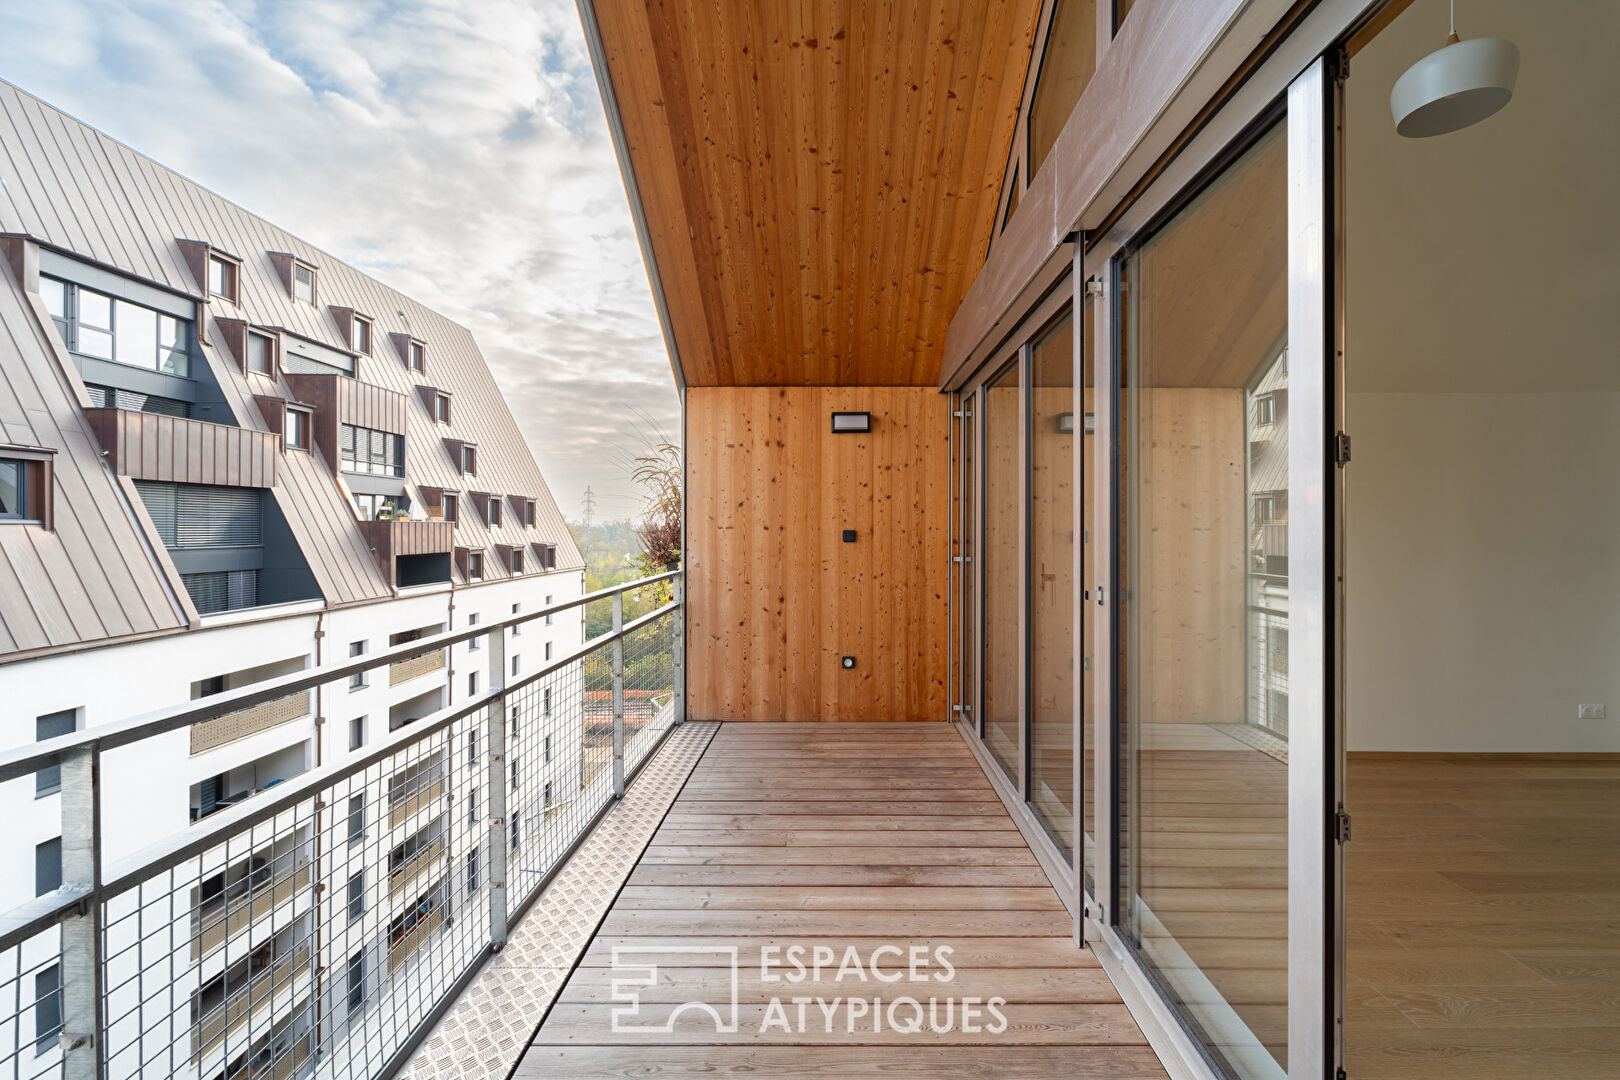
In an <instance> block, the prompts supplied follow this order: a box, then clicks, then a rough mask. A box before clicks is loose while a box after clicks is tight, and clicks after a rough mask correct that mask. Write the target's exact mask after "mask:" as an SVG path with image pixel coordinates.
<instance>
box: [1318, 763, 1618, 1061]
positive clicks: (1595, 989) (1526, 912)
mask: <svg viewBox="0 0 1620 1080" xmlns="http://www.w3.org/2000/svg"><path fill="white" fill-rule="evenodd" d="M1348 793H1349V797H1350V801H1349V806H1350V811H1351V813H1352V814H1353V815H1354V820H1355V835H1354V839H1353V840H1352V842H1351V843H1350V844H1349V845H1348V847H1347V848H1346V859H1347V863H1348V876H1347V888H1348V898H1347V899H1348V903H1347V914H1348V920H1349V944H1350V951H1349V968H1348V973H1349V997H1348V1001H1347V1003H1346V1015H1345V1035H1346V1068H1347V1070H1348V1072H1349V1074H1350V1076H1351V1077H1352V1078H1354V1080H1374V1078H1406V1077H1414V1078H1416V1077H1422V1078H1424V1080H1437V1078H1445V1077H1468V1078H1469V1080H1518V1078H1526V1080H1528V1078H1532V1077H1534V1078H1537V1080H1540V1078H1545V1077H1569V1078H1578V1077H1611V1078H1612V1077H1620V798H1616V795H1617V794H1620V761H1617V760H1613V759H1607V760H1605V759H1597V758H1594V759H1585V760H1571V759H1557V758H1552V757H1547V758H1534V757H1508V756H1502V757H1498V758H1485V757H1473V756H1466V755H1441V754H1411V755H1401V756H1398V757H1395V756H1368V757H1360V756H1357V755H1352V756H1351V759H1350V773H1349V792H1348Z"/></svg>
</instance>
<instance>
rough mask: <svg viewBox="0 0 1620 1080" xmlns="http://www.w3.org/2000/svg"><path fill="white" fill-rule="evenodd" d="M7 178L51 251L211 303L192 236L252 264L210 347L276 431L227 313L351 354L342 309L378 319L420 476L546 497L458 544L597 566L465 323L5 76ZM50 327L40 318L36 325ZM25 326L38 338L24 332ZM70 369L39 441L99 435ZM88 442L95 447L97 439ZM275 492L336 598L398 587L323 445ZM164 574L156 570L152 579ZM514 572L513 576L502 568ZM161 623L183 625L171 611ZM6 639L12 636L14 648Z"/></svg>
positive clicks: (427, 481)
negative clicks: (460, 460) (310, 296)
mask: <svg viewBox="0 0 1620 1080" xmlns="http://www.w3.org/2000/svg"><path fill="white" fill-rule="evenodd" d="M0 180H3V181H4V183H3V184H0V232H4V233H13V234H24V235H26V236H28V237H30V238H32V239H33V240H35V241H37V242H39V243H40V244H42V245H45V246H48V247H53V248H56V249H59V250H61V251H63V252H66V253H69V254H72V255H75V256H77V257H78V258H81V259H85V260H89V261H92V262H96V263H100V264H103V265H105V266H107V267H110V268H114V269H117V270H119V271H122V272H124V273H126V274H129V275H131V276H133V277H135V278H138V279H140V280H143V281H146V282H148V283H151V284H154V285H158V286H160V287H163V288H167V289H171V290H174V291H176V292H180V293H184V294H187V295H189V296H192V297H194V298H196V299H198V300H199V301H201V300H203V299H204V297H205V295H206V291H205V284H204V283H203V282H199V281H197V280H195V279H194V277H193V274H192V271H191V269H190V267H189V265H188V263H187V260H186V258H185V256H184V254H183V252H182V251H181V248H180V246H179V241H180V240H194V241H201V242H204V243H207V244H209V245H210V246H212V247H214V248H217V249H220V250H222V251H224V252H227V253H229V254H231V255H234V256H237V257H239V258H240V259H241V260H242V266H241V273H240V284H239V299H240V301H241V303H240V305H239V306H236V305H230V304H226V303H224V302H222V301H219V300H217V299H216V300H214V301H212V302H210V303H207V304H206V305H205V311H204V315H203V324H204V325H203V326H202V327H201V328H200V329H201V330H202V331H203V337H204V338H205V339H206V344H204V345H203V346H202V350H201V351H202V354H203V356H204V357H205V358H206V360H207V362H208V364H209V366H210V368H211V369H212V372H213V375H214V377H215V379H216V380H217V381H218V383H219V385H220V387H221V389H222V391H223V392H224V394H225V397H226V399H227V402H228V404H229V406H230V408H231V409H232V411H233V412H234V414H235V416H236V419H237V421H238V423H240V424H241V425H242V426H244V427H254V428H259V429H265V428H266V424H265V421H264V418H263V417H262V416H261V415H260V413H259V410H258V407H257V405H256V404H255V403H254V401H253V395H254V392H255V389H256V390H257V392H258V393H261V394H262V393H265V392H266V384H265V383H264V382H263V381H262V380H258V381H257V382H256V383H255V382H250V379H249V377H248V376H247V375H245V374H243V373H242V371H241V370H240V369H239V368H238V367H237V365H236V363H235V361H234V359H233V358H232V357H231V355H230V354H229V352H228V350H227V349H226V348H225V346H224V345H223V344H222V340H223V339H222V335H221V334H220V332H219V329H218V327H217V326H216V325H215V324H214V319H215V318H237V319H245V320H247V321H248V322H250V323H252V324H254V325H259V326H265V327H272V328H280V329H283V330H285V331H286V332H287V333H290V334H293V335H296V336H298V337H302V338H305V339H308V340H311V341H314V342H318V343H320V344H322V345H325V346H327V347H329V348H333V349H339V350H344V351H349V350H348V342H347V341H346V340H345V339H344V336H343V334H342V332H341V330H340V328H339V325H338V323H337V321H336V318H335V317H334V315H333V313H332V310H331V309H332V308H333V307H347V308H352V309H354V310H355V311H357V312H359V313H360V314H362V315H365V316H367V317H369V318H371V319H372V320H373V332H372V355H371V356H363V357H361V358H360V359H359V361H358V364H357V368H356V376H357V377H358V378H360V379H361V380H363V381H365V382H370V383H374V384H376V385H379V386H382V387H385V388H387V389H389V390H394V391H396V392H399V393H401V394H405V395H407V397H408V398H409V401H408V406H407V407H408V409H409V419H408V422H407V433H406V479H407V481H408V482H409V483H411V484H414V485H422V486H431V487H442V488H448V489H451V490H460V489H463V488H466V487H477V488H479V489H481V490H490V491H498V492H502V493H507V494H513V495H524V496H527V497H529V498H533V499H534V500H535V502H536V523H535V527H534V528H526V527H524V526H523V525H522V524H521V523H520V522H517V521H516V520H515V519H511V518H508V519H506V521H505V522H504V523H503V526H502V527H501V528H499V529H490V528H488V527H486V526H485V525H484V523H483V521H482V520H480V519H479V518H478V517H477V515H472V514H463V515H462V520H461V522H460V523H459V524H458V525H457V527H456V543H457V544H459V545H463V546H469V547H486V546H489V545H491V544H494V543H509V544H524V543H530V542H534V541H541V542H545V543H551V544H555V545H557V549H558V567H557V568H558V569H559V570H562V569H578V568H580V567H583V565H584V560H583V559H582V558H581V556H580V554H579V550H578V548H577V547H576V546H575V544H574V541H573V538H572V537H571V535H570V534H569V532H568V528H567V526H566V524H565V523H564V521H563V517H562V514H561V513H560V511H559V510H558V508H557V505H556V502H555V501H554V500H553V498H552V497H551V493H550V491H549V489H548V488H547V487H546V483H545V480H544V479H543V478H542V477H541V475H540V470H539V467H538V465H536V464H535V461H534V457H533V455H532V454H531V453H530V451H529V448H528V446H527V445H526V444H525V442H524V440H523V436H522V434H521V433H520V432H519V430H518V427H517V424H516V422H515V421H514V420H513V418H512V415H511V413H510V411H509V410H508V409H507V407H506V403H505V400H504V398H503V397H502V395H501V392H500V388H499V387H498V386H497V385H496V383H495V380H494V378H493V376H492V375H491V373H490V371H489V368H488V366H487V365H486V364H485V362H484V359H483V357H482V355H481V354H480V353H479V350H478V346H477V344H476V343H475V342H474V341H473V338H472V335H471V334H470V333H469V332H468V331H467V330H466V329H465V328H464V327H462V326H459V325H457V324H456V323H454V322H452V321H450V320H449V319H446V318H444V317H443V316H441V315H439V314H437V313H435V312H433V311H432V310H430V309H428V308H426V307H424V306H422V305H421V304H419V303H417V302H416V301H414V300H412V299H411V298H410V297H408V296H406V295H404V294H403V293H400V292H398V291H396V290H394V289H391V288H389V287H387V286H386V285H384V284H382V283H381V282H379V281H377V280H376V279H375V278H372V277H369V276H367V275H366V274H363V273H361V272H360V271H358V270H356V269H355V268H353V267H351V266H349V265H347V264H345V263H343V262H342V261H340V260H338V259H336V258H334V257H333V256H331V255H329V254H327V253H326V252H324V251H322V250H320V249H319V248H316V247H314V246H313V245H311V244H308V243H305V242H304V241H302V240H300V239H298V238H297V237H295V236H293V235H292V234H291V233H288V232H286V231H285V230H283V229H279V228H277V227H276V226H274V225H271V224H270V223H269V222H267V221H265V220H264V219H262V218H260V217H258V216H256V215H254V214H251V213H249V212H248V211H246V210H244V209H242V208H241V207H239V206H237V205H235V204H234V203H231V202H230V201H228V200H226V199H224V198H222V197H220V196H219V195H216V194H214V193H213V192H211V191H209V190H207V189H206V188H203V187H201V186H199V185H197V184H195V183H193V182H191V181H190V180H187V179H186V178H185V177H183V176H180V175H179V174H178V173H176V172H174V171H173V170H170V169H167V168H165V167H163V166H162V165H159V164H157V163H156V162H154V161H152V160H151V159H150V158H148V157H145V156H144V155H142V154H139V153H137V152H135V151H134V150H132V149H130V148H129V147H127V146H125V145H123V144H122V143H119V142H117V141H116V140H114V139H111V138H108V137H107V136H105V135H103V134H101V133H100V132H98V131H96V130H94V129H93V128H90V127H88V126H86V125H85V124H82V123H80V122H78V121H77V120H74V119H73V118H71V117H69V116H67V115H66V114H64V113H62V112H60V111H58V110H56V109H53V108H51V107H50V106H48V105H46V104H44V103H42V102H40V101H39V100H38V99H36V98H34V97H32V96H30V95H28V94H26V93H24V92H23V91H21V90H19V89H18V88H16V87H14V86H12V85H10V84H7V83H4V82H0ZM271 252H285V253H289V254H291V255H292V256H294V257H295V258H297V259H299V260H301V261H304V262H307V263H309V264H310V265H312V266H314V267H316V268H317V270H318V283H317V296H316V299H317V301H318V303H317V304H315V305H311V304H308V303H306V302H303V301H299V300H294V299H293V298H292V297H291V296H290V295H289V294H288V291H287V288H286V286H285V285H284V284H283V279H282V277H281V275H280V273H279V272H278V271H277V269H276V267H275V265H274V264H273V263H272V260H271V257H270V253H271ZM9 284H10V288H9V289H8V290H7V291H8V294H9V295H8V296H7V298H6V305H7V306H6V309H5V310H6V312H7V313H8V315H10V314H13V313H16V314H20V313H21V312H23V311H24V310H26V305H25V304H21V301H22V297H21V296H20V295H19V294H18V293H17V289H18V284H17V282H15V281H14V280H12V281H10V283H9ZM36 321H37V320H36ZM37 332H38V328H37V327H36V328H35V330H34V331H32V333H34V334H36V335H37ZM12 333H13V336H14V337H15V335H17V334H24V336H26V332H25V330H24V329H13V331H12ZM391 334H408V335H409V336H411V337H414V338H416V339H417V340H420V341H423V342H425V343H426V346H427V362H426V371H425V372H423V373H420V374H419V373H415V372H412V371H410V370H409V369H408V367H407V366H406V363H405V361H404V358H402V357H401V356H399V355H398V352H397V349H396V346H395V344H394V342H393V340H392V339H391V337H390V335H391ZM19 351H21V350H19ZM49 352H50V350H49V349H48V348H47V349H44V351H43V352H42V351H41V346H40V345H39V344H37V343H36V344H35V345H33V346H31V347H30V350H29V351H27V353H26V354H25V355H24V357H23V359H24V365H25V366H26V367H28V368H30V369H33V368H34V367H37V366H39V365H40V364H42V363H44V362H45V357H46V355H47V354H48V353H49ZM53 363H54V362H53ZM60 367H61V365H60V364H59V363H55V364H54V367H53V368H52V370H53V371H54V373H55V374H54V376H53V377H54V378H56V379H57V381H58V382H60V383H61V384H62V387H61V389H60V390H59V391H57V392H58V393H59V394H60V395H62V396H61V397H60V398H59V400H58V401H57V403H56V406H55V411H56V412H57V413H59V414H61V416H60V422H61V424H63V425H66V427H65V428H59V429H58V431H57V432H54V433H53V432H50V431H46V432H43V433H41V435H40V437H39V441H48V439H50V438H56V439H58V441H59V442H60V441H66V440H68V439H69V438H70V436H69V435H67V434H64V432H65V431H67V430H69V429H71V430H72V431H74V432H78V431H79V430H81V429H82V430H83V433H84V437H85V438H89V433H88V428H84V427H83V417H82V414H78V413H74V412H73V410H71V409H70V408H69V407H68V406H69V405H70V404H71V403H72V402H73V398H74V397H75V396H79V401H78V404H79V405H80V406H82V405H84V404H86V403H87V399H85V398H84V397H83V396H82V395H83V393H84V391H83V388H82V384H81V383H80V382H79V381H78V376H77V373H76V372H74V371H72V370H71V365H69V370H67V371H66V372H63V371H61V370H59V369H60ZM33 377H34V378H35V379H36V380H37V379H41V378H44V374H43V372H35V373H34V376H33ZM254 378H255V379H257V378H258V377H256V376H255V377H254ZM419 385H430V386H436V387H439V388H442V389H445V390H448V391H450V392H451V393H452V394H453V395H454V401H455V408H454V410H453V413H452V417H451V419H452V423H451V424H449V425H448V426H446V425H441V424H438V423H437V422H435V421H434V420H433V418H432V417H431V416H429V415H428V412H427V407H426V405H425V404H424V403H423V400H422V398H421V396H420V395H419V394H418V393H417V392H416V390H415V387H417V386H419ZM280 391H281V392H282V393H283V394H284V395H285V396H287V397H289V398H291V397H294V396H295V395H292V394H291V393H289V392H288V390H287V388H286V386H285V383H282V384H281V386H280ZM21 407H22V406H21V404H20V398H19V391H18V389H17V387H16V386H15V385H12V386H0V412H4V413H7V414H10V413H12V412H15V411H16V410H18V409H19V408H21ZM70 413H73V415H69V414H70ZM447 435H448V436H450V437H453V438H460V439H465V440H466V441H469V442H476V443H477V444H478V445H479V461H478V475H477V477H476V478H471V477H466V478H464V477H463V476H462V475H461V472H460V469H459V467H458V464H457V463H456V462H454V461H452V460H451V458H450V454H449V452H448V451H447V450H446V449H445V446H444V443H443V438H444V437H445V436H447ZM30 437H31V438H32V437H34V436H30ZM71 437H72V438H76V437H78V436H77V435H73V436H71ZM13 441H17V440H15V439H13ZM89 445H90V446H91V447H94V442H93V439H92V440H91V441H90V443H89ZM58 496H59V498H60V499H61V500H62V502H60V503H59V504H58V507H59V512H63V511H66V512H67V513H69V514H70V515H74V516H81V515H90V514H92V513H94V512H96V511H97V508H98V507H99V506H100V505H102V503H103V500H104V499H105V498H107V497H108V496H109V493H108V492H105V491H100V490H97V491H90V490H88V489H85V488H75V489H73V490H68V489H66V488H61V489H59V491H58ZM275 498H276V500H277V502H278V503H279V505H280V507H281V510H282V512H283V514H284V516H285V517H286V519H287V522H288V524H289V526H290V527H291V528H292V530H293V532H294V534H295V536H296V538H297V540H298V542H299V545H300V547H301V548H302V549H303V552H304V555H305V558H306V559H307V560H308V562H309V564H310V569H311V571H312V572H313V573H314V575H315V578H316V581H317V583H318V585H319V587H320V589H321V592H322V594H323V595H324V596H325V598H326V599H327V601H328V602H329V603H333V604H343V603H352V602H359V601H366V600H374V599H383V598H386V597H389V596H391V595H392V593H391V590H390V589H389V587H388V585H387V583H386V582H385V581H384V580H383V578H382V575H381V574H380V572H379V571H378V570H377V567H376V565H375V564H374V562H373V560H372V558H371V555H370V549H369V547H368V545H367V544H366V543H365V541H364V540H363V538H362V536H361V534H360V530H359V529H358V528H357V527H356V523H355V518H354V512H353V510H352V509H351V508H350V506H349V503H348V501H347V500H346V499H345V498H344V497H343V495H342V493H341V491H340V489H339V487H338V485H337V483H336V482H335V480H334V479H333V476H332V470H331V468H330V466H329V464H328V463H324V462H322V461H321V460H320V459H319V458H318V456H317V455H316V454H302V453H287V454H283V460H282V462H281V471H280V480H279V482H278V484H277V487H276V489H275ZM125 539H127V540H130V541H133V540H134V538H133V537H126V538H125ZM3 573H4V571H3V570H0V575H3ZM154 573H155V572H147V573H145V574H144V579H145V580H146V581H147V583H148V585H150V584H151V578H152V576H153V574H154ZM504 573H505V571H504V569H502V570H500V571H498V572H497V573H496V575H495V576H497V577H498V576H500V575H501V574H504ZM0 587H3V586H0ZM159 625H163V626H172V625H173V619H172V617H170V618H169V619H168V620H167V621H162V622H161V623H160V624H159ZM93 630H95V628H94V627H91V626H88V625H87V626H86V627H85V633H87V634H89V635H90V636H92V637H93V636H103V635H101V634H99V633H92V631H93ZM81 639H82V636H81ZM14 640H18V639H14ZM3 645H4V642H3V641H0V647H3ZM0 651H3V649H0Z"/></svg>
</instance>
